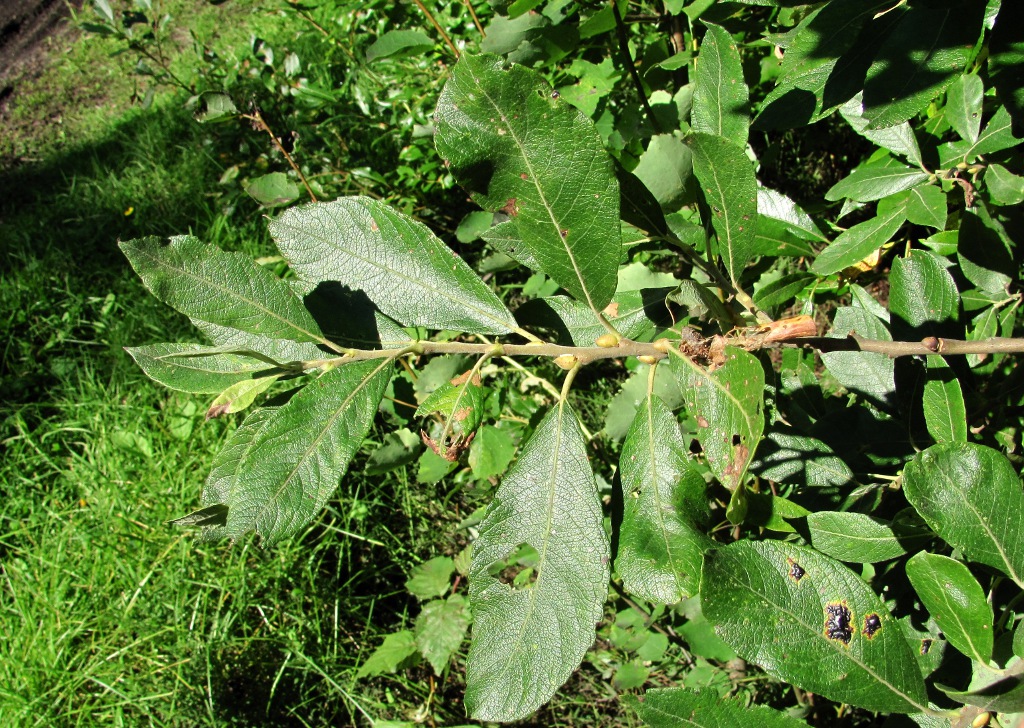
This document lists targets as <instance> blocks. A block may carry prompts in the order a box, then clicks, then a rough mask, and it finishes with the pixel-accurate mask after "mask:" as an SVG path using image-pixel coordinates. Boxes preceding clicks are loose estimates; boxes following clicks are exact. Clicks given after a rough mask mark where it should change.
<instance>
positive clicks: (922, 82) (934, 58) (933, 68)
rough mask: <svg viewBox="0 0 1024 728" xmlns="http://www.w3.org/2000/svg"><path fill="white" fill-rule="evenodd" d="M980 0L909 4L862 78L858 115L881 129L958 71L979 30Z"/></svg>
mask: <svg viewBox="0 0 1024 728" xmlns="http://www.w3.org/2000/svg"><path fill="white" fill-rule="evenodd" d="M983 9H984V6H983V5H982V4H981V3H977V2H971V1H970V0H968V1H966V2H959V3H955V4H953V6H952V7H930V6H924V7H919V6H915V7H911V8H910V9H908V10H907V12H906V13H904V14H903V17H901V18H900V20H899V22H898V24H897V25H896V27H895V28H894V29H893V31H892V33H891V34H890V35H889V37H888V38H886V39H885V41H883V43H882V46H881V48H879V50H878V53H877V55H876V57H875V60H874V62H873V63H872V64H871V67H870V68H869V69H868V73H867V78H866V80H865V82H864V116H865V117H866V118H868V119H870V120H871V126H872V127H873V128H875V129H882V128H885V127H888V126H895V125H896V124H899V123H901V122H904V121H907V120H908V119H910V118H911V117H913V116H915V115H916V114H917V113H918V112H919V111H922V110H923V109H924V108H925V107H926V106H927V105H928V103H929V102H930V101H931V100H932V99H934V98H935V97H936V96H938V95H939V94H940V93H942V91H943V90H944V89H945V88H946V87H947V86H948V85H949V84H950V83H952V82H953V80H954V79H955V78H956V77H957V76H958V75H959V74H960V73H962V72H963V70H964V68H965V67H966V66H967V62H968V61H969V60H970V58H971V56H972V55H973V52H974V46H975V44H976V43H977V41H978V37H979V35H980V33H981V20H982V10H983Z"/></svg>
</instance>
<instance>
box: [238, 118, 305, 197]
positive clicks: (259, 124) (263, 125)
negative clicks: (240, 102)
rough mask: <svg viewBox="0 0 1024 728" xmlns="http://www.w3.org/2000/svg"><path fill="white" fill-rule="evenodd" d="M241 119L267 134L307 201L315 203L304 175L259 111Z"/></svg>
mask: <svg viewBox="0 0 1024 728" xmlns="http://www.w3.org/2000/svg"><path fill="white" fill-rule="evenodd" d="M242 118H243V119H248V120H249V121H251V122H252V125H253V127H254V128H255V129H256V130H257V131H265V132H267V134H268V135H269V136H270V141H272V142H273V143H274V146H275V147H277V151H279V152H281V154H283V155H284V158H285V159H286V160H288V164H290V165H291V167H292V169H293V170H295V174H297V175H298V176H299V179H300V180H301V181H302V186H303V187H305V188H306V192H307V193H309V199H310V200H311V201H313V202H316V201H317V200H316V195H314V194H313V188H312V187H310V186H309V182H307V181H306V175H304V174H302V170H301V169H299V166H298V165H297V164H295V160H294V159H292V155H290V154H289V153H288V150H287V149H285V148H284V145H283V144H281V140H280V139H278V138H277V135H276V134H274V132H273V130H272V129H271V128H270V125H269V124H267V122H266V120H264V118H263V114H262V113H260V110H259V109H257V108H255V107H253V110H252V113H251V114H242Z"/></svg>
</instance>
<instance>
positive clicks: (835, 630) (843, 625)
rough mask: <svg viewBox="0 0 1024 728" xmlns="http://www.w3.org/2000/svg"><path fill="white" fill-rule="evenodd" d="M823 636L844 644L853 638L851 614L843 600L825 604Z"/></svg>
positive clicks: (847, 643)
mask: <svg viewBox="0 0 1024 728" xmlns="http://www.w3.org/2000/svg"><path fill="white" fill-rule="evenodd" d="M825 636H826V637H828V638H829V639H830V640H836V641H838V642H842V643H843V644H844V645H849V644H850V640H851V639H853V614H852V613H851V612H850V608H849V607H848V606H846V603H845V602H833V603H832V604H827V605H825Z"/></svg>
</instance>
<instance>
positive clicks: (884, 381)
mask: <svg viewBox="0 0 1024 728" xmlns="http://www.w3.org/2000/svg"><path fill="white" fill-rule="evenodd" d="M850 332H856V333H857V334H859V335H860V336H863V337H864V338H867V339H881V340H882V341H892V335H891V334H890V333H889V330H888V329H887V328H886V327H885V324H883V323H882V322H881V321H879V320H878V319H877V318H875V316H873V315H872V314H871V313H869V312H868V311H866V310H864V309H862V308H847V307H844V308H840V309H838V310H837V311H836V316H835V320H834V321H833V322H832V331H831V332H830V333H829V334H828V336H829V338H837V339H843V338H846V337H847V336H848V335H849V334H850ZM821 360H822V362H824V364H825V366H826V367H827V368H828V370H829V372H831V374H832V376H834V377H835V378H836V380H837V381H838V382H839V383H840V384H842V385H843V386H844V387H846V388H847V389H850V390H853V391H854V392H859V393H861V394H864V395H867V396H868V397H869V398H871V399H873V400H875V401H876V402H878V403H882V404H884V403H887V402H888V400H889V398H890V397H891V396H892V394H893V392H895V390H896V374H895V371H896V370H895V365H894V364H893V360H892V359H890V358H889V357H887V356H885V355H884V354H876V353H874V352H871V351H830V352H822V354H821Z"/></svg>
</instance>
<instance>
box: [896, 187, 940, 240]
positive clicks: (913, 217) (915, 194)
mask: <svg viewBox="0 0 1024 728" xmlns="http://www.w3.org/2000/svg"><path fill="white" fill-rule="evenodd" d="M906 194H907V196H908V198H907V219H908V220H910V222H912V223H914V224H915V225H926V226H928V227H933V228H935V229H936V230H942V229H943V228H945V227H946V217H947V213H946V193H945V192H943V191H942V190H941V189H939V188H938V187H936V186H935V185H921V186H919V187H914V188H913V189H910V190H908V191H907V193H906Z"/></svg>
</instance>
